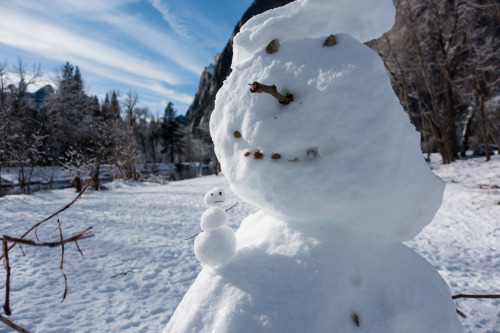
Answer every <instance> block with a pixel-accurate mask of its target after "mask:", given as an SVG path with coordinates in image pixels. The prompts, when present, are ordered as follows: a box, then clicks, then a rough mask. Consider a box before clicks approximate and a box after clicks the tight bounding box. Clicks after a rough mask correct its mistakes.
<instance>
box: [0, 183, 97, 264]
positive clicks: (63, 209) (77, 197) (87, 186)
mask: <svg viewBox="0 0 500 333" xmlns="http://www.w3.org/2000/svg"><path fill="white" fill-rule="evenodd" d="M93 183H94V180H93V179H91V180H90V181H89V182H88V183H87V185H85V187H84V188H83V189H82V191H81V192H80V193H78V195H77V196H76V197H75V198H74V199H73V200H72V201H71V202H70V203H69V204H67V205H66V206H64V207H63V208H61V209H60V210H58V211H57V212H55V213H54V214H52V215H50V216H49V217H47V218H45V219H43V220H41V221H40V222H37V223H35V224H34V225H33V226H32V227H31V228H29V229H28V231H26V232H25V233H24V234H23V235H22V236H21V237H19V238H17V239H23V238H24V237H26V236H27V235H28V234H29V233H30V232H32V231H33V230H36V229H37V228H38V227H39V226H40V225H41V224H43V223H45V222H47V221H48V220H50V219H52V218H53V217H54V216H56V215H58V214H60V213H62V212H64V211H65V210H66V209H68V208H69V207H71V206H72V205H73V204H74V203H75V202H76V201H78V199H80V198H81V197H82V195H83V193H85V191H86V190H87V189H88V188H89V187H90V186H91V185H92V184H93ZM37 238H38V237H37ZM17 243H18V242H14V243H13V244H12V245H11V246H10V247H9V251H10V250H11V249H12V248H13V247H14V246H15V245H16V244H17ZM28 245H31V244H28ZM54 246H58V245H54ZM3 257H4V254H3V255H2V256H0V259H2V258H3Z"/></svg>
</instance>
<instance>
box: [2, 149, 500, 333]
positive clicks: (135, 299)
mask: <svg viewBox="0 0 500 333" xmlns="http://www.w3.org/2000/svg"><path fill="white" fill-rule="evenodd" d="M483 161H484V158H474V159H468V160H463V161H457V162H455V163H453V164H451V165H438V164H434V168H435V172H436V173H437V174H438V175H440V176H441V177H442V178H443V179H444V180H445V181H446V183H447V188H446V192H445V198H444V203H443V205H442V207H441V209H440V211H439V212H438V214H437V216H436V218H435V219H434V221H433V222H432V223H431V224H430V225H429V226H428V227H426V228H425V229H424V231H423V232H422V233H421V234H419V235H418V236H417V237H416V238H415V239H414V240H412V241H410V242H408V243H407V245H409V246H410V247H412V248H413V249H415V250H416V251H417V252H418V253H419V254H421V255H422V256H424V257H425V258H426V259H427V260H428V261H429V262H430V263H431V264H432V265H434V266H435V267H436V268H438V270H439V272H440V273H441V274H442V276H443V277H444V279H445V280H446V281H447V282H448V284H449V285H450V288H451V290H452V293H453V294H457V293H500V243H499V241H498V239H499V237H500V219H499V218H498V217H499V216H500V204H499V203H500V188H499V187H500V156H498V155H496V156H493V160H492V161H491V162H488V163H484V162H483ZM214 186H227V182H226V180H225V179H224V178H223V177H221V176H219V177H217V176H208V177H203V178H195V179H190V180H185V181H179V182H170V183H168V184H166V185H159V184H137V183H116V182H114V183H111V184H109V186H108V187H109V188H110V190H108V191H99V192H94V191H90V192H88V193H85V194H84V196H83V197H82V199H81V200H80V201H78V202H77V203H76V204H75V205H74V206H73V207H71V208H70V209H69V210H68V211H66V212H64V213H62V214H60V216H59V218H60V221H61V223H62V227H63V231H64V234H65V235H72V234H74V233H76V232H79V231H82V230H84V229H86V228H87V227H89V226H93V227H94V232H95V237H94V238H91V239H89V240H84V241H82V242H81V243H80V247H81V249H82V251H83V253H84V257H81V256H80V254H79V253H78V252H77V251H76V249H75V248H74V246H73V245H68V246H67V247H66V251H65V266H64V272H65V274H66V275H67V276H68V284H69V292H68V296H67V299H66V300H65V301H64V303H62V304H61V299H62V295H63V292H64V278H63V275H62V274H61V272H60V269H59V264H60V254H61V253H60V249H34V248H28V247H24V251H25V252H26V256H25V257H23V256H22V253H21V251H20V250H19V249H18V248H17V249H15V250H13V251H11V255H10V259H11V266H12V294H11V307H12V311H13V315H12V316H11V319H12V320H13V321H14V322H16V323H18V324H19V325H21V326H23V327H25V328H26V329H28V330H30V331H32V332H58V333H59V332H159V331H161V329H162V328H163V327H164V326H165V325H166V323H167V322H168V320H169V318H170V316H171V315H172V313H173V311H174V310H175V308H176V306H177V304H178V303H179V301H180V300H181V299H182V296H183V295H184V293H185V292H186V290H187V288H188V287H189V286H190V284H191V283H192V281H193V280H194V278H195V277H196V276H197V274H198V272H199V271H200V268H201V267H200V265H199V264H198V262H197V261H196V258H195V256H194V253H193V240H190V241H184V238H186V237H189V236H191V235H193V234H195V233H197V232H198V231H199V221H200V216H201V214H202V213H203V211H204V210H205V209H206V207H205V206H204V205H203V196H204V194H205V193H206V192H207V191H208V190H210V189H211V188H212V187H214ZM74 196H75V193H74V190H73V189H64V190H55V191H46V192H38V193H35V194H33V195H11V196H6V197H2V198H0V213H1V215H2V222H1V225H0V226H1V229H0V231H1V233H2V234H8V235H11V236H19V235H20V234H22V233H23V232H24V231H25V230H27V229H28V228H29V227H30V226H31V225H33V224H34V223H35V222H37V221H39V220H41V219H43V218H44V217H46V216H48V215H50V214H51V213H53V212H55V211H57V210H58V209H60V208H62V206H64V205H65V204H66V203H68V202H69V201H71V200H72V198H74ZM236 201H237V199H236V198H235V197H234V196H231V194H230V199H229V202H236ZM253 211H255V209H254V208H253V207H251V206H250V205H248V204H244V203H241V202H240V203H239V204H238V205H237V206H236V207H234V208H233V209H231V210H230V211H229V212H228V215H229V223H230V225H231V227H233V229H234V230H236V229H237V227H238V225H239V223H240V221H241V220H242V219H243V218H244V217H245V216H247V215H248V214H249V213H251V212H253ZM56 227H57V223H56V221H52V222H49V223H47V224H46V225H44V226H43V227H41V228H40V230H39V231H38V235H39V237H40V239H41V240H42V241H50V240H57V239H58V237H59V236H58V232H57V231H55V228H56ZM33 237H34V236H33ZM33 237H31V238H33ZM121 273H123V274H121ZM117 274H118V275H117ZM115 275H116V276H115ZM113 276H115V277H113ZM4 284H5V272H4V271H2V273H1V274H0V285H1V286H0V295H2V302H3V300H4V298H3V295H4V292H5V291H4ZM457 307H458V308H459V309H460V310H461V311H462V312H464V313H465V314H466V315H467V316H468V317H467V318H466V319H461V322H462V323H463V325H464V327H465V331H466V332H470V333H472V332H474V333H475V332H489V333H494V332H500V329H499V327H500V300H485V299H483V300H472V299H464V300H458V301H457ZM9 331H10V330H9V329H7V327H6V326H3V325H0V332H9Z"/></svg>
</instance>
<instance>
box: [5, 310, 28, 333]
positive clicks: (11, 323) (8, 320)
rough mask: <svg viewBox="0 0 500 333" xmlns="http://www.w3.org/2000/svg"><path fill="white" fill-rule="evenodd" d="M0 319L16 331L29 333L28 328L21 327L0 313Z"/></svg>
mask: <svg viewBox="0 0 500 333" xmlns="http://www.w3.org/2000/svg"><path fill="white" fill-rule="evenodd" d="M0 321H1V322H2V323H4V324H5V325H7V326H9V327H10V328H12V329H13V330H15V331H17V332H21V333H30V332H29V331H28V330H26V329H24V328H22V327H21V326H19V325H17V324H16V323H14V322H12V321H11V320H10V319H9V318H7V317H4V316H2V315H1V314H0Z"/></svg>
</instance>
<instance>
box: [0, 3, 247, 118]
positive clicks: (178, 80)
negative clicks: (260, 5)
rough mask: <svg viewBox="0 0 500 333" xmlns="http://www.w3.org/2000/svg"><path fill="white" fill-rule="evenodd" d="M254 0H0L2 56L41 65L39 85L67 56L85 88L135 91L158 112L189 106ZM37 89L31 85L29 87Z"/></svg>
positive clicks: (50, 78) (98, 91)
mask: <svg viewBox="0 0 500 333" xmlns="http://www.w3.org/2000/svg"><path fill="white" fill-rule="evenodd" d="M251 3H252V0H9V1H8V0H0V61H1V62H5V61H6V62H7V63H8V64H9V65H14V64H16V63H17V62H18V58H21V59H22V60H23V62H24V63H26V65H27V67H26V69H27V70H28V71H29V69H30V68H32V67H33V64H35V63H36V64H38V63H39V64H40V65H41V67H42V70H43V72H44V77H43V80H42V81H40V82H39V83H38V85H39V86H42V85H44V84H46V83H50V82H51V81H53V80H54V78H55V76H56V72H57V70H58V68H60V67H61V65H63V64H64V63H65V62H66V61H69V62H70V63H71V64H73V65H75V66H78V67H79V68H80V71H81V73H82V76H83V79H84V81H85V88H86V92H87V93H88V94H91V95H97V96H98V97H99V99H100V100H101V101H102V100H103V98H104V95H105V93H106V92H108V91H111V90H117V91H119V92H120V94H121V96H122V97H123V96H125V95H126V94H127V92H129V91H131V92H136V93H137V94H138V96H139V103H138V104H139V106H142V107H148V108H149V109H150V111H151V112H152V113H153V114H156V113H157V112H159V113H160V114H162V111H163V109H164V107H165V105H166V104H167V103H168V102H169V101H171V102H172V103H174V107H175V108H176V109H177V110H178V113H179V114H183V113H184V112H185V111H187V108H188V107H189V105H190V103H191V100H192V98H193V97H194V95H195V93H196V90H197V88H198V83H199V78H200V74H201V73H202V71H203V69H204V67H205V66H207V65H209V64H210V63H212V62H213V57H214V55H215V54H217V53H219V52H221V51H222V49H223V48H224V46H225V45H226V43H227V41H228V40H229V38H230V37H231V33H232V31H233V28H234V26H235V25H236V23H237V22H238V21H239V19H240V18H241V16H242V14H243V13H244V12H245V10H246V9H247V8H248V7H249V6H250V4H251ZM33 89H35V87H32V88H31V90H33Z"/></svg>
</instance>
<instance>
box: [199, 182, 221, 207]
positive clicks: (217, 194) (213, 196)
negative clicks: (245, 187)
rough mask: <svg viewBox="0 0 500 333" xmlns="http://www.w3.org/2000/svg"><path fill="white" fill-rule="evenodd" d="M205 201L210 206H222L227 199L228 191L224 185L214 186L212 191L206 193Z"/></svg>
mask: <svg viewBox="0 0 500 333" xmlns="http://www.w3.org/2000/svg"><path fill="white" fill-rule="evenodd" d="M203 201H204V202H205V205H207V206H208V207H218V206H222V205H224V202H225V201H226V192H225V190H224V189H223V188H222V187H214V188H213V189H212V190H211V191H210V192H208V193H207V194H205V197H204V199H203Z"/></svg>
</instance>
